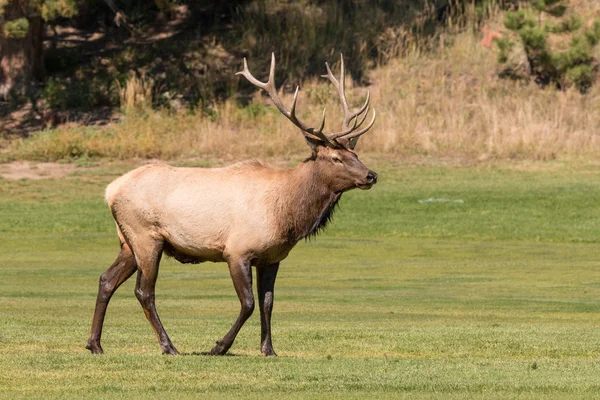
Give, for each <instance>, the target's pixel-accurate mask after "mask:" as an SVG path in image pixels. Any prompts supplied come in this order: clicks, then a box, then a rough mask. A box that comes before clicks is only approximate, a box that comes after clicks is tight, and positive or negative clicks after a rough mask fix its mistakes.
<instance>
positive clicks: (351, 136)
mask: <svg viewBox="0 0 600 400" xmlns="http://www.w3.org/2000/svg"><path fill="white" fill-rule="evenodd" d="M366 116H367V114H365V117H366ZM376 116H377V114H376V113H375V109H373V118H371V122H369V125H367V126H366V127H365V128H363V129H361V130H360V131H356V132H351V133H349V134H346V135H345V136H342V137H339V138H341V139H345V140H348V142H349V143H350V148H351V149H354V146H356V141H357V140H358V137H359V136H361V135H364V134H365V133H367V131H368V130H369V129H371V128H372V127H373V124H374V123H375V117H376ZM363 120H364V118H363ZM361 124H362V122H361Z"/></svg>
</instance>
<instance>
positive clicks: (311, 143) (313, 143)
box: [304, 136, 323, 154]
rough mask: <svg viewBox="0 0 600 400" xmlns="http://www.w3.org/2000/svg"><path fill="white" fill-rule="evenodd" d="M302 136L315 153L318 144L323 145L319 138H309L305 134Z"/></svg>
mask: <svg viewBox="0 0 600 400" xmlns="http://www.w3.org/2000/svg"><path fill="white" fill-rule="evenodd" d="M304 138H305V139H306V144H308V147H310V148H311V149H312V151H313V153H315V154H316V153H317V149H318V148H319V146H323V142H322V141H320V140H316V139H313V138H309V137H308V136H305V137H304Z"/></svg>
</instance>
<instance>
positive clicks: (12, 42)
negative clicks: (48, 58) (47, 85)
mask: <svg viewBox="0 0 600 400" xmlns="http://www.w3.org/2000/svg"><path fill="white" fill-rule="evenodd" d="M76 12H77V5H76V3H75V0H0V52H1V54H0V60H1V61H0V98H5V99H6V98H8V97H9V95H10V94H11V93H23V92H24V91H25V90H26V88H27V87H29V86H30V85H31V84H32V83H33V82H35V81H39V80H41V79H42V78H43V77H44V48H43V34H44V23H45V22H46V21H49V20H52V19H54V18H57V17H72V16H74V15H75V14H76Z"/></svg>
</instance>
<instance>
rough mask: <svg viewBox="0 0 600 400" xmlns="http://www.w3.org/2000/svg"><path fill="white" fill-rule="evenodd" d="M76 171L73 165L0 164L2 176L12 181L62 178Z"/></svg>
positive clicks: (25, 162) (17, 162)
mask: <svg viewBox="0 0 600 400" xmlns="http://www.w3.org/2000/svg"><path fill="white" fill-rule="evenodd" d="M76 169H77V167H76V166H75V165H72V164H60V163H32V162H29V161H15V162H12V163H8V164H0V176H1V177H2V178H4V179H11V180H19V179H49V178H61V177H63V176H66V175H68V174H70V173H71V172H73V171H75V170H76Z"/></svg>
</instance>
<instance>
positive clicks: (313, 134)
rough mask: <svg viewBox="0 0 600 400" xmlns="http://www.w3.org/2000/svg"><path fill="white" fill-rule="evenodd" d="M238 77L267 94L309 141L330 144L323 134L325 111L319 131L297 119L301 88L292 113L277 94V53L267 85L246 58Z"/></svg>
mask: <svg viewBox="0 0 600 400" xmlns="http://www.w3.org/2000/svg"><path fill="white" fill-rule="evenodd" d="M236 75H243V76H244V77H246V79H248V81H249V82H250V83H251V84H253V85H254V86H256V87H259V88H261V89H263V90H264V91H265V92H267V94H268V95H269V97H270V98H271V100H272V101H273V104H275V107H277V109H278V110H279V111H281V113H282V114H283V115H285V116H286V118H287V119H289V120H290V121H292V123H293V124H294V125H296V126H297V127H298V128H300V130H301V131H302V133H303V134H304V136H306V137H308V138H309V139H313V140H320V141H323V142H325V143H327V144H329V143H330V141H329V139H328V138H327V136H325V135H324V134H323V128H324V127H325V110H323V119H322V120H321V125H320V126H319V128H318V129H315V128H310V127H309V126H308V125H306V124H305V123H303V122H302V121H300V120H299V119H298V117H296V101H297V100H298V90H299V89H300V87H299V86H297V87H296V92H295V93H294V102H293V103H292V109H291V111H288V109H287V108H286V107H285V105H283V102H282V101H281V98H280V97H279V95H278V94H277V89H276V88H275V53H271V69H270V71H269V80H268V81H267V82H266V83H265V82H261V81H259V80H258V79H256V78H255V77H254V76H253V75H252V74H251V73H250V70H249V69H248V63H247V62H246V58H245V57H244V70H243V71H240V72H237V73H236Z"/></svg>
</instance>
